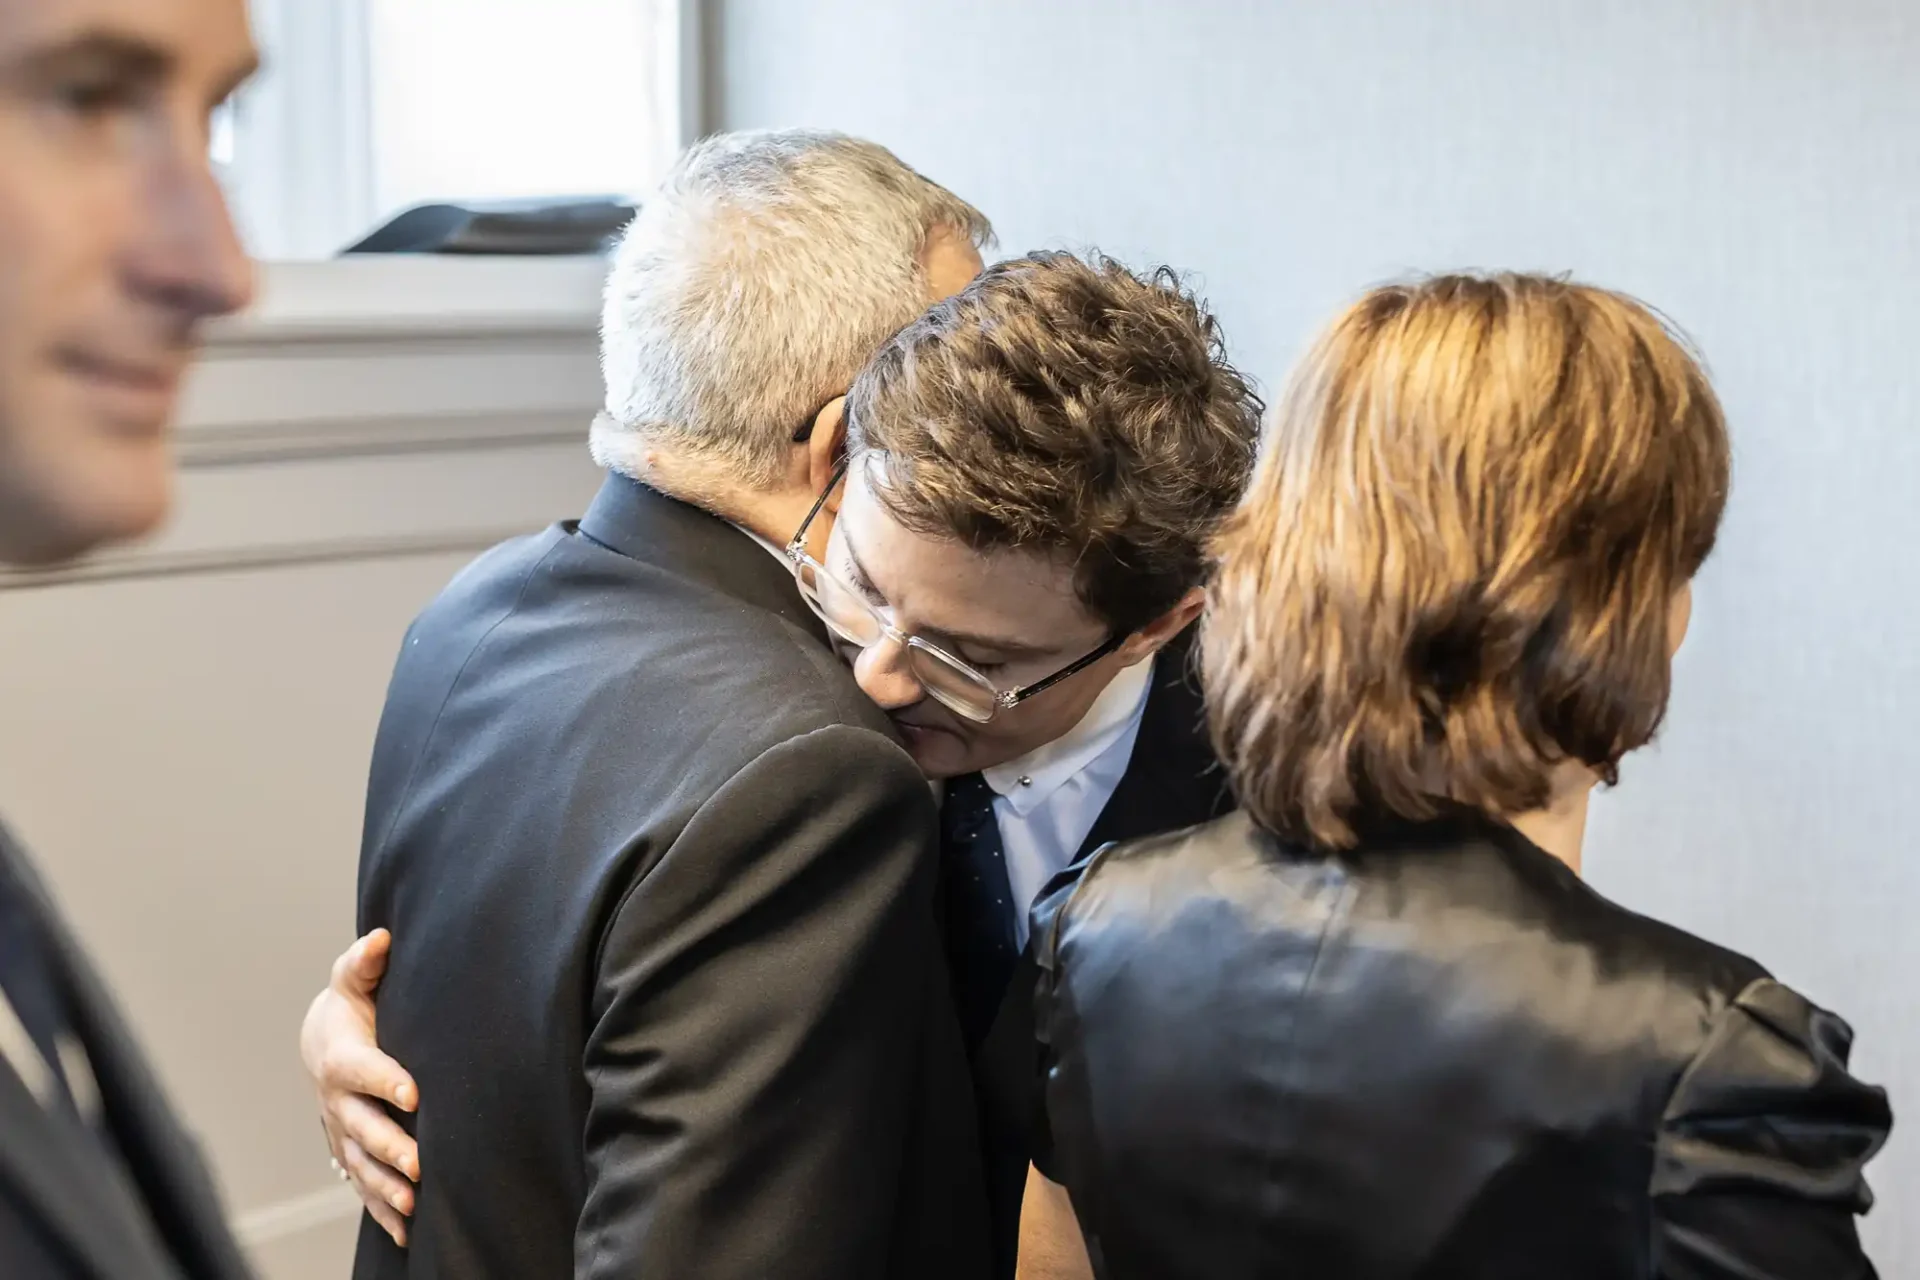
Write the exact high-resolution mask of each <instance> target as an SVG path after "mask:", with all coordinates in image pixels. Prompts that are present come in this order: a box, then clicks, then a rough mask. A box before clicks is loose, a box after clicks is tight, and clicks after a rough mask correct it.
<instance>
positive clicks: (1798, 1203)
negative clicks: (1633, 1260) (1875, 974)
mask: <svg viewBox="0 0 1920 1280" xmlns="http://www.w3.org/2000/svg"><path fill="white" fill-rule="evenodd" d="M1852 1045H1853V1031H1852V1029H1851V1028H1849V1027H1848V1026H1847V1024H1846V1023H1845V1022H1844V1021H1842V1020H1841V1019H1840V1018H1839V1017H1838V1016H1836V1015H1834V1014H1831V1013H1828V1012H1827V1011H1826V1010H1824V1009H1821V1008H1818V1007H1817V1006H1815V1005H1813V1004H1811V1003H1809V1002H1808V1001H1807V1000H1805V999H1804V998H1802V997H1801V996H1799V995H1798V994H1796V993H1795V992H1793V991H1791V990H1789V989H1788V988H1786V987H1784V986H1782V985H1780V984H1779V983H1778V982H1775V981H1773V980H1772V979H1771V978H1763V979H1760V980H1759V981H1756V982H1754V983H1753V984H1752V985H1751V986H1749V987H1747V988H1746V990H1744V991H1742V992H1741V993H1740V995H1739V996H1738V997H1737V998H1735V999H1734V1000H1733V1001H1732V1002H1731V1003H1730V1004H1729V1005H1728V1006H1727V1007H1726V1009H1725V1010H1723V1011H1722V1012H1721V1014H1720V1016H1719V1017H1718V1018H1717V1019H1716V1020H1715V1022H1714V1025H1713V1027H1712V1028H1711V1030H1710V1032H1709V1034H1708V1036H1707V1041H1706V1044H1705V1046H1704V1047H1703V1048H1702V1049H1701V1050H1700V1052H1699V1054H1698V1055H1697V1056H1696V1057H1695V1058H1694V1060H1693V1062H1692V1063H1691V1064H1690V1065H1689V1066H1688V1068H1687V1070H1686V1072H1685V1073H1684V1074H1683V1075H1682V1076H1681V1078H1680V1082H1679V1084H1678V1086H1677V1087H1676V1088H1675V1089H1674V1092H1673V1096H1672V1098H1671V1099H1670V1100H1669V1102H1668V1105H1667V1108H1666V1112H1665V1114H1664V1115H1663V1117H1662V1120H1661V1127H1660V1133H1659V1137H1658V1146H1657V1150H1656V1152H1655V1158H1654V1172H1653V1184H1652V1188H1651V1190H1652V1195H1653V1203H1654V1223H1653V1225H1654V1241H1653V1248H1654V1259H1655V1268H1654V1274H1655V1275H1657V1276H1659V1277H1661V1280H1871V1278H1872V1277H1874V1276H1875V1275H1876V1273H1875V1271H1874V1269H1873V1264H1872V1263H1871V1262H1869V1261H1868V1260H1867V1256H1866V1254H1865V1253H1863V1252H1862V1251H1861V1248H1860V1241H1859V1233H1858V1231H1857V1230H1856V1228H1855V1223H1854V1218H1855V1216H1856V1215H1858V1214H1862V1213H1865V1212H1866V1211H1867V1210H1868V1209H1869V1208H1870V1207H1871V1206H1872V1204H1873V1195H1872V1193H1871V1192H1870V1191H1868V1189H1867V1183H1866V1178H1865V1177H1864V1175H1863V1170H1864V1169H1865V1166H1866V1163H1867V1161H1868V1160H1870V1159H1872V1157H1873V1155H1874V1153H1875V1152H1877V1151H1878V1150H1879V1149H1880V1147H1881V1145H1882V1144H1884V1143H1885V1142H1886V1139H1887V1133H1888V1130H1889V1129H1890V1128H1891V1127H1892V1124H1893V1117H1892V1113H1891V1111H1890V1110H1889V1108H1888V1105H1887V1095H1886V1091H1885V1090H1883V1089H1879V1088H1875V1087H1873V1086H1871V1085H1866V1084H1862V1083H1861V1082H1860V1081H1858V1080H1856V1079H1855V1078H1854V1077H1853V1075H1852V1074H1851V1073H1850V1072H1849V1071H1848V1069H1847V1056H1848V1053H1849V1052H1850V1050H1851V1048H1852Z"/></svg>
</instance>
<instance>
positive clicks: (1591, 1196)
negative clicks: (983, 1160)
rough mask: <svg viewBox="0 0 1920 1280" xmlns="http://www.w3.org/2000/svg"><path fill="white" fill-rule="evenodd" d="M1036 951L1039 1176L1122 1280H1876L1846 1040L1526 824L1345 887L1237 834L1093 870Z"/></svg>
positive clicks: (1370, 868)
mask: <svg viewBox="0 0 1920 1280" xmlns="http://www.w3.org/2000/svg"><path fill="white" fill-rule="evenodd" d="M1033 939H1034V947H1035V950H1036V954H1037V957H1038V959H1039V963H1040V969H1041V975H1042V976H1041V980H1040V986H1039V991H1038V1033H1039V1038H1040V1041H1041V1045H1042V1059H1043V1077H1044V1089H1045V1095H1046V1113H1047V1119H1048V1128H1049V1129H1050V1141H1051V1150H1050V1151H1049V1152H1048V1154H1047V1155H1045V1156H1044V1157H1043V1158H1042V1159H1041V1161H1040V1164H1041V1167H1042V1169H1043V1170H1044V1171H1045V1172H1047V1173H1048V1174H1049V1175H1051V1176H1052V1177H1054V1178H1055V1179H1056V1180H1058V1181H1061V1182H1064V1183H1065V1184H1066V1186H1067V1188H1068V1190H1069V1191H1070V1192H1071V1194H1072V1197H1073V1203H1074V1207H1075V1209H1076V1211H1077V1212H1078V1213H1079V1216H1080V1222H1081V1225H1082V1227H1083V1229H1084V1230H1085V1232H1086V1236H1087V1241H1088V1246H1089V1249H1090V1251H1091V1253H1092V1256H1093V1260H1094V1267H1095V1270H1096V1272H1097V1273H1098V1274H1099V1275H1100V1276H1102V1277H1103V1278H1105V1280H1132V1278H1134V1277H1156V1278H1157V1277H1174V1276H1179V1277H1187V1276H1191V1277H1196V1278H1199V1277H1204V1278H1205V1280H1235V1278H1236V1277H1300V1278H1301V1280H1415V1278H1416V1277H1417V1278H1418V1280H1450V1278H1456V1277H1457V1278H1460V1280H1465V1278H1467V1277H1472V1278H1473V1280H1521V1278H1523V1277H1524V1278H1525V1280H1643V1278H1650V1277H1660V1278H1661V1280H1706V1278H1707V1277H1714V1278H1716V1280H1734V1278H1736V1277H1737V1278H1738V1280H1788V1278H1791V1280H1860V1278H1862V1277H1872V1276H1873V1275H1874V1274H1875V1272H1874V1269H1873V1266H1872V1264H1871V1263H1869V1262H1868V1260H1867V1258H1866V1256H1865V1254H1863V1253H1862V1252H1861V1249H1860V1245H1859V1240H1858V1236H1857V1232H1856V1230H1855V1222H1854V1215H1856V1214H1859V1213H1862V1212H1865V1211H1866V1209H1867V1208H1868V1206H1869V1205H1870V1203H1871V1196H1870V1195H1869V1193H1868V1190H1867V1186H1866V1183H1865V1181H1864V1180H1863V1178H1862V1176H1861V1169H1862V1166H1863V1165H1864V1164H1865V1163H1866V1162H1867V1160H1868V1159H1869V1158H1870V1157H1871V1156H1872V1155H1873V1153H1874V1152H1875V1151H1876V1150H1878V1149H1879V1147H1880V1145H1881V1144H1882V1142H1883V1141H1884V1140H1885V1138H1886V1135H1887V1131H1888V1128H1889V1126H1890V1124H1891V1117H1890V1114H1889V1111H1888V1107H1887V1099H1886V1094H1885V1093H1884V1092H1883V1091H1882V1090H1880V1089H1876V1088H1872V1087H1869V1086H1867V1085H1864V1084H1861V1083H1860V1082H1859V1081H1857V1080H1855V1079H1854V1078H1853V1077H1852V1076H1851V1075H1850V1074H1848V1071H1847V1054H1848V1050H1849V1046H1850V1044H1851V1040H1852V1033H1851V1031H1850V1030H1849V1029H1848V1027H1847V1025H1846V1024H1845V1023H1844V1022H1842V1021H1841V1020H1840V1019H1839V1018H1838V1017H1835V1016H1834V1015H1833V1014H1830V1013H1827V1012H1825V1011H1823V1010H1821V1009H1818V1008H1816V1007H1815V1006H1813V1005H1812V1004H1809V1003H1808V1002H1807V1001H1806V1000H1804V999H1802V998H1801V997H1800V996H1798V995H1796V994H1795V993H1794V992H1792V991H1790V990H1788V989H1787V988H1786V987H1784V986H1781V985H1780V984H1779V983H1777V982H1775V981H1773V980H1772V979H1771V978H1769V977H1768V976H1767V974H1766V972H1765V971H1764V970H1763V969H1761V968H1760V966H1759V965H1757V964H1755V963H1753V962H1752V961H1750V960H1747V959H1745V958H1743V957H1741V956H1738V955H1735V954H1733V953H1732V952H1729V951H1726V950H1723V949H1721V948H1720V947H1716V946H1714V945H1712V944H1711V943H1708V942H1703V941H1701V940H1700V939H1698V938H1695V937H1692V936H1691V935H1688V934H1685V933H1682V932H1680V931H1679V930H1677V929H1673V928H1669V927H1668V926H1666V925H1663V924H1660V923H1658V922H1656V921H1653V920H1649V919H1647V918H1645V917H1643V916H1638V915H1635V914H1633V913H1632V912H1630V911H1627V910H1625V909H1623V908H1621V907H1618V906H1616V905H1614V904H1613V903H1611V902H1609V901H1607V900H1606V899H1604V898H1602V897H1601V896H1600V895H1599V894H1597V893H1595V892H1594V891H1593V890H1591V889H1589V888H1588V887H1587V886H1586V885H1585V884H1583V883H1582V882H1581V881H1580V880H1579V878H1578V877H1576V876H1575V875H1573V873H1572V872H1570V871H1569V870H1568V869H1567V868H1566V867H1565V866H1563V865H1562V864H1561V863H1560V862H1558V861H1556V860H1555V859H1554V858H1553V857H1551V856H1550V855H1548V854H1547V853H1545V852H1543V851H1542V850H1540V849H1539V848H1537V847H1536V846H1534V845H1533V844H1531V843H1530V842H1529V841H1527V840H1526V839H1525V838H1524V837H1522V836H1521V835H1520V834H1519V833H1518V832H1516V831H1514V830H1513V829H1512V828H1510V827H1506V826H1504V825H1501V824H1495V823H1491V822H1485V821H1480V820H1477V819H1460V820H1449V821H1447V822H1443V823H1435V824H1431V825H1427V826H1423V827H1417V828H1403V829H1401V830H1399V831H1398V832H1395V833H1393V834H1391V835H1386V836H1382V837H1380V838H1375V839H1370V840H1366V841H1363V844H1362V848H1361V849H1360V850H1359V851H1357V852H1354V853H1351V854H1348V855H1344V856H1342V857H1339V858H1328V857H1324V856H1319V855H1311V854H1308V853H1305V852H1301V851H1297V850H1291V849H1289V848H1286V847H1283V846H1282V845H1281V844H1280V843H1279V842H1277V841H1276V840H1274V839H1273V838H1272V837H1270V836H1269V835H1267V834H1265V833H1264V832H1262V831H1260V830H1259V829H1258V828H1256V827H1255V826H1253V824H1252V823H1251V822H1249V821H1248V820H1247V819H1246V818H1245V817H1244V816H1242V815H1239V814H1235V815H1232V816H1229V817H1227V818H1223V819H1221V820H1220V821H1217V822H1214V823H1210V824H1208V825H1206V826H1202V827H1195V828H1192V829H1190V830H1188V831H1185V832H1180V833H1176V834H1174V835H1169V836H1164V837H1158V838H1155V839H1151V840H1144V841H1137V842H1133V843H1129V844H1122V845H1115V846H1110V847H1108V848H1107V849H1105V850H1103V851H1101V852H1100V853H1098V854H1096V855H1094V856H1093V857H1092V858H1091V859H1089V860H1088V861H1087V862H1086V863H1084V864H1082V866H1080V867H1079V868H1077V869H1075V870H1074V871H1071V872H1068V873H1067V874H1066V876H1063V877H1062V879H1061V880H1059V881H1057V882H1056V883H1055V884H1054V885H1053V886H1052V887H1051V888H1050V890H1049V892H1048V893H1047V894H1046V895H1045V896H1044V897H1043V898H1042V900H1041V902H1040V904H1039V905H1038V906H1037V907H1036V908H1035V909H1034V928H1033Z"/></svg>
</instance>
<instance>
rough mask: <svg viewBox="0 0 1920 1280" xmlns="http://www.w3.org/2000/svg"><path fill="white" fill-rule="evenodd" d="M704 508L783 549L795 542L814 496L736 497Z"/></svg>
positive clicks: (733, 496) (730, 497)
mask: <svg viewBox="0 0 1920 1280" xmlns="http://www.w3.org/2000/svg"><path fill="white" fill-rule="evenodd" d="M703 505H706V506H708V507H709V508H710V509H711V510H713V511H714V512H715V513H716V514H718V515H723V516H725V517H726V518H727V519H729V520H731V521H733V522H734V523H735V524H737V525H739V526H740V527H741V528H743V529H751V530H753V532H755V533H757V534H759V535H760V536H761V537H763V538H765V539H766V540H767V541H768V542H771V543H772V544H773V545H774V546H776V547H784V546H786V545H787V544H788V543H789V542H791V541H793V535H794V532H795V531H796V530H798V529H799V528H800V522H801V521H802V520H805V519H806V518H807V509H808V508H809V507H811V506H812V505H813V499H812V497H811V496H803V497H793V496H789V495H787V494H780V493H736V494H730V495H728V496H727V497H726V499H724V500H722V501H719V502H715V503H708V504H703ZM807 540H808V541H809V542H812V541H814V538H813V537H812V536H811V534H810V535H809V537H808V539H807Z"/></svg>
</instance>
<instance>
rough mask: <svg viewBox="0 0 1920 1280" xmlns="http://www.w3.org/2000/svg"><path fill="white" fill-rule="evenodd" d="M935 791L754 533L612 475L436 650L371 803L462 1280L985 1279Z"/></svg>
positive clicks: (416, 645) (499, 557) (380, 754)
mask: <svg viewBox="0 0 1920 1280" xmlns="http://www.w3.org/2000/svg"><path fill="white" fill-rule="evenodd" d="M934 847H935V813H934V807H933V800H932V795H931V792H930V791H929V789H928V786H927V784H926V781H925V779H924V778H922V777H921V776H920V774H919V772H918V770H917V769H916V768H915V767H914V765H913V762H912V760H911V758H910V757H909V756H908V755H907V754H906V752H905V751H904V750H903V749H902V748H901V747H900V746H899V744H898V743H897V741H896V740H895V739H894V738H893V737H892V736H891V733H890V731H889V727H888V724H887V721H886V718H885V717H884V716H883V715H881V714H880V712H879V711H878V710H876V709H875V708H874V707H873V706H872V704H871V703H869V702H868V701H867V699H866V698H865V697H863V696H862V695H861V694H860V692H859V690H858V689H857V688H856V687H855V686H854V684H853V682H852V679H851V677H850V675H849V673H848V672H847V670H846V669H845V667H844V666H843V665H842V664H841V663H840V661H839V659H838V658H836V657H835V656H834V654H833V652H832V650H831V649H830V648H829V647H828V646H827V644H826V643H825V637H824V635H823V633H822V631H821V630H820V628H819V625H818V623H817V622H816V621H815V619H814V617H813V615H812V614H811V613H810V612H809V611H808V610H807V608H806V607H805V605H804V604H803V603H802V602H801V600H800V598H799V595H798V592H797V591H796V589H795V587H794V584H793V581H792V578H791V576H790V575H789V574H788V573H787V571H786V570H785V569H784V568H783V567H782V566H781V565H780V564H779V563H777V562H776V561H775V560H774V558H773V557H772V556H770V555H769V554H768V553H767V552H766V550H765V549H763V548H762V547H759V546H757V545H755V544H754V542H753V541H752V540H751V539H749V538H748V537H747V535H745V534H743V533H741V532H739V531H738V530H736V529H734V528H732V527H730V526H729V525H727V524H726V523H724V522H723V521H720V520H718V519H715V518H714V517H712V516H710V515H707V514H705V513H703V512H701V511H698V510H696V509H695V508H693V507H690V506H687V505H684V504H682V503H680V502H676V501H674V500H672V499H670V498H666V497H664V496H661V495H659V494H657V493H654V492H652V491H650V490H648V489H646V488H644V487H642V486H640V485H637V484H633V483H631V482H628V481H625V480H622V479H618V478H615V479H611V480H609V481H608V482H607V484H606V485H605V486H604V487H603V488H602V490H601V492H600V494H599V496H598V497H597V498H596V499H595V501H594V503H593V506H592V508H591V510H590V511H589V512H588V514H587V515H586V517H585V518H584V519H583V520H582V521H580V522H579V524H578V525H577V526H574V525H561V526H557V527H555V528H553V529H550V530H548V531H547V532H545V533H542V534H539V535H536V536H533V537H529V538H524V539H520V540H516V541H513V542H509V543H506V544H503V545H502V546H500V547H498V548H496V549H494V550H493V551H491V552H489V553H488V554H487V555H485V556H483V557H482V558H481V559H480V560H479V561H477V562H476V563H475V564H473V565H472V566H471V567H469V568H468V569H467V570H466V571H464V572H463V573H462V574H461V575H460V576H459V577H457V578H456V579H455V580H454V581H453V583H452V584H451V585H449V586H448V588H447V589H446V590H445V592H443V593H442V595H441V596H440V597H439V598H438V599H437V600H436V601H435V602H434V603H433V604H432V605H431V606H430V607H429V608H428V609H427V610H426V612H425V613H424V614H423V615H422V616H421V617H420V619H419V620H418V621H417V622H416V623H415V624H414V627H413V628H412V630H411V631H410V632H409V634H408V636H407V638H406V641H405V645H404V648H403V652H402V654H401V657H400V660H399V663H398V666H397V668H396V670H395V673H394V677H393V683H392V688H391V690H390V692H389V694H388V702H387V707H386V712H385V715H384V716H383V718H382V721H381V726H380V733H379V738H378V742H377V744H376V747H375V750H374V758H373V766H372V777H371V782H370V785H369V788H368V801H367V820H366V835H365V844H364V847H363V852H362V859H361V876H360V927H361V929H362V930H363V931H364V930H366V929H368V928H372V927H375V926H382V925H384V926H388V927H391V928H392V929H393V932H394V938H395V942H394V949H393V955H392V960H391V964H390V968H389V970H388V975H387V977H386V979H385V981H384V983H383V985H382V987H381V991H380V1027H379V1031H380V1040H381V1044H382V1046H383V1047H384V1048H385V1049H387V1050H388V1051H389V1052H391V1053H392V1054H393V1055H394V1056H395V1057H396V1058H398V1059H399V1060H400V1061H402V1062H404V1063H406V1064H407V1068H408V1070H410V1071H411V1072H412V1073H413V1074H414V1076H415V1077H416V1078H417V1079H418V1081H419V1083H420V1090H421V1096H422V1097H424V1098H427V1099H430V1102H429V1103H428V1105H427V1106H426V1107H425V1108H424V1109H423V1110H422V1112H421V1116H420V1120H419V1127H418V1132H417V1135H416V1136H417V1137H418V1139H419V1142H420V1160H421V1168H422V1170H423V1173H424V1175H425V1176H424V1178H423V1179H422V1185H421V1188H420V1194H419V1198H418V1202H417V1207H416V1211H415V1214H414V1219H413V1227H412V1230H411V1248H410V1249H409V1250H406V1251H402V1250H399V1249H397V1248H395V1247H394V1246H393V1245H392V1244H391V1243H390V1242H389V1241H388V1240H387V1238H386V1236H385V1235H384V1233H382V1232H380V1231H379V1230H378V1229H377V1228H375V1227H374V1226H373V1225H372V1223H371V1221H370V1220H369V1221H367V1222H364V1223H363V1226H362V1232H361V1240H360V1251H359V1255H358V1258H357V1259H356V1264H355V1274H356V1276H358V1277H361V1278H362V1280H373V1278H375V1277H398V1276H402V1275H409V1276H444V1277H455V1278H458V1280H473V1278H476V1277H486V1276H499V1277H502V1278H503V1280H526V1278H528V1277H549V1276H563V1275H577V1276H582V1277H588V1276H592V1277H600V1276H606V1277H614V1276H618V1277H622V1278H623V1280H624V1278H625V1277H634V1276H647V1277H652V1276H659V1277H683V1276H684V1277H700V1278H701V1280H726V1278H728V1277H743V1278H744V1277H756V1278H757V1277H764V1276H773V1275H777V1276H781V1277H783V1278H785V1277H790V1278H793V1280H803V1278H805V1277H820V1278H821V1280H829V1278H830V1280H850V1278H858V1277H877V1276H882V1275H888V1276H900V1277H913V1278H914V1280H919V1278H920V1277H940V1276H945V1275H952V1276H956V1277H966V1278H967V1280H973V1277H977V1276H978V1275H980V1274H981V1272H982V1269H983V1268H984V1266H985V1262H984V1253H985V1228H984V1206H983V1204H982V1199H981V1194H980V1174H979V1163H978V1152H977V1147H976V1141H977V1140H976V1137H975V1133H974V1121H973V1113H972V1100H971V1093H970V1090H969V1088H968V1080H967V1077H966V1067H965V1057H964V1050H963V1049H962V1048H961V1046H960V1043H959V1031H958V1025H957V1022H956V1021H955V1019H954V1015H953V1012H952V1008H951V1005H950V1003H949V1001H948V999H947V997H946V991H947V987H946V982H947V978H946V972H945V968H944V964H943V962H942V959H941V956H940V944H939V936H938V933H937V931H936V929H935V928H934V921H933V916H932V910H933V908H932V894H933V889H934V863H933V856H934Z"/></svg>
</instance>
